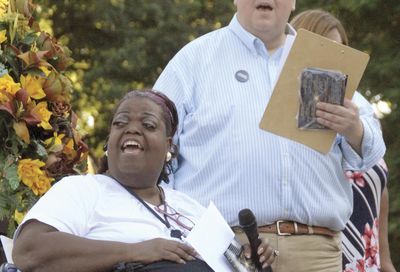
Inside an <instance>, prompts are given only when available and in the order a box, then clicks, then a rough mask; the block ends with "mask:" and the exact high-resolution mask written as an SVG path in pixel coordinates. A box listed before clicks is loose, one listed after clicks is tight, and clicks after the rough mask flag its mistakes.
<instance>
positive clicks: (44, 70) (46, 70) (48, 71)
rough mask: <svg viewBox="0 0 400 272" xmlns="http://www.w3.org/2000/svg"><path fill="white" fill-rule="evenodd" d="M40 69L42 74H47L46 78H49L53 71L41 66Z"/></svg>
mask: <svg viewBox="0 0 400 272" xmlns="http://www.w3.org/2000/svg"><path fill="white" fill-rule="evenodd" d="M38 68H39V69H40V70H42V72H43V73H44V74H45V76H49V74H50V73H51V70H50V69H49V68H48V67H46V66H39V67H38Z"/></svg>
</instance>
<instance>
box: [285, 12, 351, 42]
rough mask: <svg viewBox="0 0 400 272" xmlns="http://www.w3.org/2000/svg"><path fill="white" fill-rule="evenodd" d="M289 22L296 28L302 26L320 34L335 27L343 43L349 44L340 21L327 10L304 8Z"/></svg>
mask: <svg viewBox="0 0 400 272" xmlns="http://www.w3.org/2000/svg"><path fill="white" fill-rule="evenodd" d="M290 24H291V25H292V26H293V27H294V28H295V29H296V30H297V29H300V28H304V29H306V30H309V31H311V32H314V33H316V34H319V35H321V36H326V35H327V34H328V33H329V31H331V30H332V29H335V28H336V29H337V30H338V31H339V34H340V37H341V38H342V41H343V44H344V45H349V39H348V38H347V34H346V31H345V30H344V27H343V25H342V23H341V22H340V21H339V20H338V19H337V18H336V17H335V16H333V15H332V14H331V13H329V12H326V11H323V10H319V9H311V10H306V11H303V12H301V13H299V14H298V15H296V16H295V17H294V18H293V19H292V20H291V21H290Z"/></svg>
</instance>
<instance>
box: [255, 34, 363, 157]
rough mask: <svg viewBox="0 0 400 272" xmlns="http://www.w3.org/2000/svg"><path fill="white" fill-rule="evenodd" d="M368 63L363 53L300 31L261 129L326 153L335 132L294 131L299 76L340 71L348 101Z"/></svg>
mask: <svg viewBox="0 0 400 272" xmlns="http://www.w3.org/2000/svg"><path fill="white" fill-rule="evenodd" d="M368 61H369V55H368V54H366V53H364V52H361V51H358V50H356V49H354V48H351V47H348V46H345V45H342V44H339V43H336V42H334V41H332V40H329V39H327V38H325V37H322V36H320V35H317V34H315V33H312V32H310V31H307V30H304V29H300V30H299V31H298V32H297V36H296V38H295V41H294V42H293V45H292V48H291V49H290V52H289V54H288V57H287V59H286V62H285V64H284V65H283V68H282V71H281V73H280V75H279V78H278V80H277V82H276V85H275V88H274V91H273V93H272V95H271V98H270V100H269V102H268V105H267V108H266V109H265V112H264V115H263V117H262V119H261V122H260V128H261V129H263V130H266V131H268V132H271V133H274V134H276V135H279V136H282V137H285V138H288V139H291V140H293V141H296V142H299V143H301V144H304V145H306V146H308V147H310V148H313V149H315V150H317V151H319V152H321V153H323V154H326V153H328V152H329V151H330V149H331V147H332V144H333V141H334V139H335V137H336V132H334V131H332V130H321V129H320V130H302V129H299V128H297V115H298V110H299V93H300V91H299V89H300V75H301V73H302V71H303V70H304V69H305V68H308V67H317V68H321V69H327V70H334V71H340V72H342V73H344V74H346V75H348V79H347V86H346V92H345V97H347V98H349V99H351V98H352V97H353V94H354V91H355V90H356V89H357V87H358V84H359V83H360V80H361V77H362V75H363V73H364V71H365V68H366V67H367V64H368Z"/></svg>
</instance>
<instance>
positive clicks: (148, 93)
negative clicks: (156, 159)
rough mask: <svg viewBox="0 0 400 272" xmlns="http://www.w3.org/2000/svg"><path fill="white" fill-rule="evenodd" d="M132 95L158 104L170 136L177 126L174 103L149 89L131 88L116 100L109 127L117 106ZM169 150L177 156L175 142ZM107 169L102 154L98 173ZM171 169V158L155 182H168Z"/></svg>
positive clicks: (173, 155) (173, 156)
mask: <svg viewBox="0 0 400 272" xmlns="http://www.w3.org/2000/svg"><path fill="white" fill-rule="evenodd" d="M134 97H143V98H147V99H150V100H151V101H153V102H154V103H156V104H157V105H159V106H160V108H161V109H162V114H163V119H164V123H165V127H166V134H167V136H168V137H171V138H172V137H173V136H174V134H175V132H176V130H177V128H178V113H177V110H176V107H175V104H174V102H172V101H171V100H170V99H169V98H168V97H167V96H166V95H164V94H163V93H160V92H158V91H155V90H151V89H145V90H133V91H129V92H128V93H127V94H125V95H124V97H123V98H122V99H121V100H120V101H119V102H118V104H117V105H116V106H115V108H114V110H113V113H112V118H111V121H110V125H109V127H110V129H111V123H112V119H113V118H114V115H115V113H116V112H117V110H118V108H119V106H120V105H121V104H122V102H124V101H125V100H127V99H131V98H134ZM104 149H105V150H107V142H106V144H105V146H104ZM169 152H170V153H171V155H172V158H176V157H177V156H178V148H177V146H176V145H175V144H172V146H171V148H170V150H169ZM107 170H108V162H107V156H103V157H102V158H101V160H100V166H99V170H98V173H99V174H102V173H105V172H106V171H107ZM171 171H172V159H171V160H169V161H168V162H165V164H164V167H163V169H162V171H161V174H160V176H159V178H158V182H157V184H160V182H161V181H164V182H166V183H168V182H169V178H168V176H169V174H170V173H171Z"/></svg>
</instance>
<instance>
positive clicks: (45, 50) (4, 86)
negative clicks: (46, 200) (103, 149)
mask: <svg viewBox="0 0 400 272" xmlns="http://www.w3.org/2000/svg"><path fill="white" fill-rule="evenodd" d="M34 11H35V7H34V5H33V3H32V0H0V219H2V220H4V219H7V220H8V231H7V232H8V234H9V235H11V234H12V233H13V232H14V230H15V227H16V225H17V224H18V223H20V221H21V220H22V218H23V216H24V215H25V213H26V212H27V210H29V209H30V208H31V207H32V205H33V204H34V203H35V202H36V201H37V200H38V199H39V198H40V197H41V196H42V195H43V194H44V193H45V192H47V191H48V190H49V188H50V187H51V186H52V185H53V184H54V183H55V182H56V181H58V180H59V179H60V178H62V177H63V176H66V175H70V174H77V173H83V172H84V171H86V157H87V146H86V145H85V144H84V143H83V141H82V140H81V138H80V135H79V134H78V133H77V131H76V121H77V118H76V115H75V114H74V113H73V111H72V110H71V104H70V100H71V93H72V84H71V82H70V80H69V78H68V77H66V76H65V74H64V72H65V70H66V68H67V67H68V66H69V65H70V64H71V63H72V59H71V58H70V51H69V50H68V48H67V47H65V46H62V45H61V44H60V43H58V42H57V40H56V39H55V38H53V37H52V36H51V35H49V34H48V33H45V32H42V31H40V29H39V26H38V24H37V22H35V20H34V17H33V13H34Z"/></svg>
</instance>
